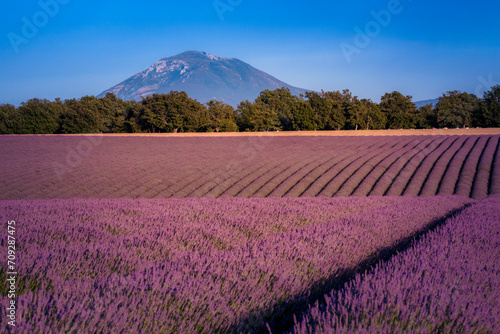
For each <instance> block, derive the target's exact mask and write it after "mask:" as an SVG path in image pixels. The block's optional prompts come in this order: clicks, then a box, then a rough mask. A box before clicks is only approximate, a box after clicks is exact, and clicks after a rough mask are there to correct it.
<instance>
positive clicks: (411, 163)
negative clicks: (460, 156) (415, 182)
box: [384, 137, 445, 196]
mask: <svg viewBox="0 0 500 334" xmlns="http://www.w3.org/2000/svg"><path fill="white" fill-rule="evenodd" d="M444 140H445V138H442V137H441V138H436V139H434V140H433V141H432V142H431V143H430V144H429V145H428V146H426V147H425V148H423V149H422V150H421V151H420V152H418V153H417V154H415V155H414V156H413V157H411V158H409V159H408V161H407V163H406V165H405V166H404V167H403V169H401V171H400V172H399V174H398V175H397V177H396V178H395V179H394V181H393V182H392V184H391V186H390V187H389V189H388V190H387V192H386V193H385V194H384V195H387V196H401V195H402V194H403V192H404V191H405V189H406V187H407V186H408V183H409V182H410V180H411V178H412V176H413V175H414V174H415V171H416V170H417V169H418V168H419V167H420V166H421V164H422V162H423V161H424V159H425V157H427V156H428V155H429V154H432V153H433V152H434V151H436V150H438V149H439V146H440V145H441V144H442V143H443V141H444Z"/></svg>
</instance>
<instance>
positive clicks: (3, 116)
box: [0, 104, 19, 134]
mask: <svg viewBox="0 0 500 334" xmlns="http://www.w3.org/2000/svg"><path fill="white" fill-rule="evenodd" d="M16 133H19V112H18V111H17V108H16V107H15V106H13V105H12V104H0V134H16Z"/></svg>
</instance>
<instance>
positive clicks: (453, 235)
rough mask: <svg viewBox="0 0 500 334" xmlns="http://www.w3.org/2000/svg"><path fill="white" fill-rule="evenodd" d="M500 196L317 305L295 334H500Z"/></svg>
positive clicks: (464, 213) (451, 221)
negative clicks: (499, 262)
mask: <svg viewBox="0 0 500 334" xmlns="http://www.w3.org/2000/svg"><path fill="white" fill-rule="evenodd" d="M499 246H500V196H491V197H489V198H487V199H484V200H482V201H481V202H478V203H476V204H473V205H472V206H471V207H469V208H467V209H465V210H463V211H462V212H461V213H460V214H458V215H457V216H455V217H452V218H450V219H448V220H447V221H446V223H445V225H443V226H441V227H440V228H438V229H436V230H435V231H433V232H431V233H429V234H428V235H426V236H425V237H424V238H423V239H421V240H420V241H419V242H418V243H417V244H416V245H414V246H413V247H412V248H410V249H409V250H408V251H406V252H404V253H402V254H399V255H398V256H396V257H394V258H393V259H392V260H391V261H389V262H387V263H381V264H379V265H378V266H377V267H376V268H375V269H374V270H373V271H372V272H370V273H368V274H366V275H358V276H356V278H355V279H354V280H353V281H352V282H351V283H349V284H347V285H346V286H345V287H344V288H343V289H342V290H339V291H332V292H331V293H330V294H329V295H327V296H325V299H326V303H325V304H324V305H321V306H320V305H318V304H316V305H315V306H313V307H311V309H310V310H309V312H308V313H307V314H306V315H305V316H304V317H303V319H302V321H300V322H296V324H295V327H294V330H293V333H402V332H404V333H498V332H500V306H499V305H500V303H499V301H500V269H499V268H498V260H499V259H500V247H499Z"/></svg>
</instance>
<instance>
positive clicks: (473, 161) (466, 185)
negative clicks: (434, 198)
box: [454, 136, 491, 197]
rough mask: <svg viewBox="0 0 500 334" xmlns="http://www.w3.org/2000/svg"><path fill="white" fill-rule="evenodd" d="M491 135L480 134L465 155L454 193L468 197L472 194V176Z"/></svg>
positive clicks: (473, 176) (475, 172) (474, 175)
mask: <svg viewBox="0 0 500 334" xmlns="http://www.w3.org/2000/svg"><path fill="white" fill-rule="evenodd" d="M490 139H491V137H486V136H482V137H479V140H478V141H477V142H476V145H475V146H474V148H473V149H472V151H471V152H470V154H469V155H468V156H467V159H466V160H465V161H464V164H463V165H462V170H461V171H460V176H459V177H458V181H457V185H456V186H455V192H454V194H455V195H459V196H467V197H470V196H471V194H472V187H473V185H474V178H475V177H476V174H477V167H478V165H479V161H480V159H481V156H482V155H483V152H484V150H485V149H486V145H487V144H488V142H489V141H490Z"/></svg>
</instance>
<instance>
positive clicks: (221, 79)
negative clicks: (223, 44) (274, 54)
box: [99, 51, 307, 107]
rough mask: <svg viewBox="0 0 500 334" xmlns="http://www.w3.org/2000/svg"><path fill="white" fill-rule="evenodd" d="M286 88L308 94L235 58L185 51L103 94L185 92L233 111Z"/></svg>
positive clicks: (136, 95)
mask: <svg viewBox="0 0 500 334" xmlns="http://www.w3.org/2000/svg"><path fill="white" fill-rule="evenodd" d="M281 87H287V88H289V89H290V91H291V93H292V94H293V95H297V96H298V95H300V94H301V93H302V94H303V93H305V92H306V91H307V90H306V89H302V88H297V87H293V86H290V85H289V84H287V83H285V82H283V81H280V80H278V79H276V78H275V77H273V76H271V75H269V74H267V73H265V72H263V71H260V70H258V69H256V68H254V67H252V66H250V65H249V64H247V63H245V62H243V61H241V60H239V59H236V58H223V57H217V56H214V55H211V54H208V53H206V52H199V51H187V52H184V53H181V54H179V55H176V56H173V57H168V58H163V59H161V60H159V61H157V62H156V63H154V64H153V65H152V66H150V67H149V68H148V69H146V70H145V71H143V72H140V73H138V74H136V75H134V76H132V77H130V78H128V79H127V80H125V81H123V82H121V83H119V84H118V85H116V86H114V87H112V88H110V89H108V90H106V91H104V92H102V93H101V94H100V95H99V97H102V96H104V95H106V93H107V92H111V93H114V94H115V95H116V96H117V97H119V98H121V99H124V100H141V98H142V97H146V96H149V95H152V94H155V93H158V94H167V93H169V92H170V91H172V90H173V91H185V92H186V93H187V94H188V95H189V97H191V98H194V99H197V100H198V101H199V102H202V103H205V102H208V101H210V100H212V99H216V100H219V101H224V102H225V103H227V104H230V105H232V106H234V107H236V106H237V105H238V104H239V103H240V102H241V101H244V100H250V101H253V100H255V98H256V97H257V96H258V95H259V93H260V92H261V91H263V90H265V89H271V90H274V89H277V88H281Z"/></svg>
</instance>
